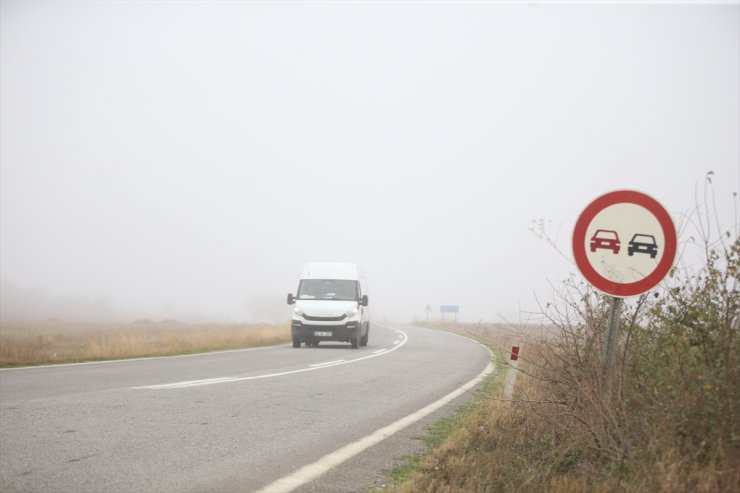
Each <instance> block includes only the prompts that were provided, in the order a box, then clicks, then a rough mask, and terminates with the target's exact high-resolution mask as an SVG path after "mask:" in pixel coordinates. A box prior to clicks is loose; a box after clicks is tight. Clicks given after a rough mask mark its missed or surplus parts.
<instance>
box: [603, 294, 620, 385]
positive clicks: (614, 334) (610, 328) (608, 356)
mask: <svg viewBox="0 0 740 493" xmlns="http://www.w3.org/2000/svg"><path fill="white" fill-rule="evenodd" d="M611 301H612V302H611V306H610V307H609V318H608V319H607V322H606V336H605V337H604V359H603V361H604V375H609V374H610V373H611V371H612V367H613V366H614V349H615V347H616V346H617V339H619V325H620V315H621V314H622V305H624V299H622V298H615V297H613V296H612V299H611Z"/></svg>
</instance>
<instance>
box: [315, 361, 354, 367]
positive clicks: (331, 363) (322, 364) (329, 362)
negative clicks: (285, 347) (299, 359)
mask: <svg viewBox="0 0 740 493" xmlns="http://www.w3.org/2000/svg"><path fill="white" fill-rule="evenodd" d="M345 361H347V360H346V359H338V360H336V361H327V362H326V363H316V364H315V365H308V366H311V367H316V366H329V365H337V364H339V363H344V362H345Z"/></svg>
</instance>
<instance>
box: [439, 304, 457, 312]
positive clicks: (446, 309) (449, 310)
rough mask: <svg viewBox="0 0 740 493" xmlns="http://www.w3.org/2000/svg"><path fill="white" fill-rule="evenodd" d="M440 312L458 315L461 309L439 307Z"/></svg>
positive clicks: (450, 306)
mask: <svg viewBox="0 0 740 493" xmlns="http://www.w3.org/2000/svg"><path fill="white" fill-rule="evenodd" d="M439 311H440V312H442V313H458V312H459V311H460V307H459V306H457V305H442V306H440V307H439Z"/></svg>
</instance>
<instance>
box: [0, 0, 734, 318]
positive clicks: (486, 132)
mask: <svg viewBox="0 0 740 493" xmlns="http://www.w3.org/2000/svg"><path fill="white" fill-rule="evenodd" d="M1 5H2V6H1V10H0V23H1V24H0V187H1V188H0V192H1V193H0V270H1V277H2V279H3V290H2V292H0V294H2V296H3V309H4V310H7V309H8V307H11V308H12V303H11V302H10V301H11V298H12V299H13V300H15V299H16V298H17V296H20V297H21V298H22V296H21V295H22V294H23V292H26V293H28V292H37V291H35V290H42V292H43V296H44V297H45V299H46V300H47V303H46V306H47V308H45V309H44V310H42V311H44V313H39V316H40V317H47V316H57V315H56V314H55V313H52V312H54V311H55V310H56V311H59V310H60V309H59V308H54V306H55V303H56V305H60V303H61V304H63V303H62V302H63V300H65V299H76V300H78V301H79V299H80V297H82V299H87V298H85V297H88V298H89V299H90V300H98V301H100V300H102V301H100V303H97V304H96V303H92V305H95V306H98V308H100V306H102V307H104V308H105V309H106V310H108V311H109V312H110V313H111V314H112V313H113V312H114V311H115V310H119V311H121V312H126V313H127V314H128V313H132V314H133V313H134V312H136V313H137V314H140V313H144V314H151V316H160V317H179V318H183V319H189V318H190V319H195V318H201V319H211V320H231V321H244V320H249V319H256V318H270V316H268V315H264V314H262V315H260V314H258V313H257V312H260V310H261V309H260V306H262V305H264V306H265V309H264V310H263V311H264V312H265V313H274V310H278V312H279V313H283V312H281V311H280V310H283V309H285V310H286V312H285V313H287V305H285V306H284V307H283V306H282V305H281V303H284V301H282V300H283V299H284V297H285V294H286V293H288V292H295V289H296V287H297V282H298V276H299V274H300V271H301V267H302V265H303V264H304V263H305V262H308V261H347V262H356V263H359V264H361V265H362V266H363V267H364V268H365V270H366V271H367V275H368V281H369V285H370V308H371V311H372V313H373V316H374V317H376V318H382V317H388V318H389V319H393V320H400V321H408V320H410V319H411V317H412V316H414V315H418V316H422V315H423V310H424V307H425V306H426V305H427V304H429V305H431V306H432V307H433V309H434V310H435V311H437V310H438V309H439V305H441V304H458V305H460V309H461V313H460V316H461V318H462V319H463V320H469V321H477V320H478V319H481V318H482V319H484V320H489V321H496V320H499V316H501V315H503V316H505V317H507V318H509V319H512V318H513V319H516V318H517V317H518V314H519V312H520V310H522V311H526V310H533V309H536V305H535V298H534V294H535V293H536V294H537V295H538V296H540V297H545V298H546V297H547V295H548V294H549V287H548V282H557V281H558V280H561V279H563V278H565V277H566V276H567V275H568V274H569V273H571V272H575V271H576V269H575V267H574V266H573V265H572V264H571V263H569V262H568V261H567V260H566V259H564V258H563V257H561V256H560V255H559V254H558V253H557V252H556V251H555V250H554V249H553V248H552V247H550V246H549V245H547V244H546V242H544V241H542V240H540V239H538V238H536V237H535V235H534V234H532V232H531V231H530V230H529V228H530V226H531V223H532V221H533V220H540V219H541V220H545V221H549V222H548V223H547V224H548V231H550V233H551V234H552V235H553V236H554V237H555V238H556V242H557V244H558V246H559V247H560V248H561V249H562V250H563V251H564V252H565V253H566V255H567V256H571V253H570V235H571V233H572V228H573V225H574V224H575V221H576V219H577V217H578V214H579V213H580V211H581V210H582V209H583V208H584V207H585V206H586V205H587V204H588V203H589V202H590V201H591V200H592V199H593V198H595V197H596V196H598V195H601V194H603V193H605V192H608V191H611V190H616V189H621V188H630V189H636V190H640V191H643V192H646V193H648V194H650V195H652V196H653V197H655V198H656V199H658V200H659V201H660V202H662V203H663V205H665V206H666V208H667V209H668V210H669V211H670V212H671V214H672V215H673V218H674V222H676V224H677V225H679V226H680V224H681V223H682V218H684V217H685V214H687V213H689V212H690V211H691V210H692V209H693V207H694V205H695V190H696V189H697V187H698V189H699V190H700V191H701V190H702V186H703V185H702V184H703V180H704V176H705V174H706V173H707V172H708V171H710V170H711V171H714V173H715V175H714V186H713V189H714V192H715V194H716V204H717V208H718V210H719V213H720V216H721V217H722V218H723V221H726V222H725V223H724V224H723V226H725V227H730V226H731V225H732V224H733V222H734V221H736V218H735V209H734V205H733V197H732V193H733V192H737V191H738V190H740V90H739V89H738V88H739V87H740V6H739V4H738V3H736V2H732V3H719V4H714V5H707V4H701V5H700V4H675V5H672V4H657V5H656V4H634V3H630V4H627V5H615V4H604V3H591V4H588V3H585V4H578V3H576V4H574V3H569V4H527V5H520V4H507V3H463V4H457V3H456V4H452V3H426V4H425V3H403V4H395V3H350V4H343V3H292V2H284V3H267V2H265V3H246V2H222V3H215V2H176V1H172V2H64V1H54V2H9V1H3V2H2V4H1ZM24 290H25V291H24ZM18 292H21V295H18ZM16 295H17V296H16ZM14 296H16V298H13V297H14ZM49 300H51V301H49ZM83 305H84V303H83ZM89 305H90V303H88V306H89ZM270 305H272V306H275V305H277V306H278V308H274V309H273V310H272V312H271V311H270V309H268V308H267V307H268V306H270ZM104 312H105V310H104ZM127 316H128V315H127ZM278 318H279V315H278Z"/></svg>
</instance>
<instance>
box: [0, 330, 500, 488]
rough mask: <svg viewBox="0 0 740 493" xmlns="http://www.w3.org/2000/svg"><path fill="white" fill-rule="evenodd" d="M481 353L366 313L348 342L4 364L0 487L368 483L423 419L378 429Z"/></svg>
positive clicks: (449, 384) (471, 368)
mask: <svg viewBox="0 0 740 493" xmlns="http://www.w3.org/2000/svg"><path fill="white" fill-rule="evenodd" d="M489 360H490V355H489V353H488V351H487V350H486V349H484V348H483V347H481V346H480V345H479V344H478V343H476V342H474V341H472V340H470V339H466V338H463V337H460V336H456V335H453V334H449V333H445V332H438V331H433V330H428V329H422V328H417V327H411V326H394V327H388V326H381V325H379V324H373V325H372V326H371V334H370V342H369V344H368V346H367V347H365V348H360V349H357V350H353V349H351V348H350V347H349V345H345V344H330V343H323V344H322V345H321V346H320V347H318V348H305V347H304V348H300V349H294V348H292V347H291V346H290V345H284V346H275V347H269V348H260V349H250V350H239V351H229V352H220V353H209V354H203V355H195V356H186V357H171V358H152V359H141V360H127V361H117V362H105V363H95V364H82V365H67V366H54V367H39V368H29V369H10V370H2V371H0V491H3V492H5V493H8V492H16V491H19V492H20V491H23V492H29V491H44V492H46V491H49V492H51V491H64V492H72V491H74V492H85V491H89V492H100V491H107V492H118V491H122V492H123V491H132V492H133V491H156V492H175V491H176V492H180V491H196V492H201V491H258V490H260V489H262V488H265V487H266V486H268V485H271V484H272V485H273V486H276V483H275V482H276V481H279V480H281V478H282V479H283V482H282V483H277V488H276V489H275V490H274V491H280V488H283V491H288V490H291V489H294V488H297V491H305V492H308V491H343V492H352V491H366V490H367V488H369V487H371V486H372V485H373V481H374V480H375V481H377V478H378V476H379V474H381V473H382V471H378V470H377V469H378V468H382V467H388V464H390V463H391V462H392V460H393V459H394V458H395V457H397V456H398V455H397V454H401V455H402V453H403V451H404V450H406V449H408V447H409V446H411V445H410V442H411V441H412V438H411V436H410V435H409V433H410V432H409V429H413V428H414V426H417V427H418V426H419V425H418V424H416V425H412V426H408V427H406V428H404V429H403V430H402V431H399V432H397V433H395V434H393V435H392V436H391V437H390V438H386V439H383V440H380V439H379V438H378V436H380V435H378V433H379V432H378V430H381V429H383V428H384V427H388V426H389V425H390V424H392V423H396V424H398V421H399V420H401V419H402V418H404V417H407V416H409V415H412V414H413V413H415V412H417V411H419V410H420V409H423V408H425V407H427V406H429V405H430V404H431V403H434V402H435V401H438V400H440V399H441V398H443V397H444V396H447V395H448V394H450V393H451V392H453V391H454V390H456V389H459V388H460V387H461V386H463V385H464V384H466V383H468V382H470V381H471V380H473V379H474V378H475V377H476V376H478V375H480V374H481V372H482V371H484V369H485V368H486V367H487V365H488V364H489ZM470 395H472V392H466V393H465V394H464V395H463V396H462V397H460V398H458V399H457V400H455V401H453V402H452V403H451V404H448V405H446V406H445V407H443V408H442V409H441V410H440V411H437V412H436V414H435V415H432V417H434V416H438V415H439V414H440V413H442V414H449V413H451V412H452V411H453V410H454V406H455V405H457V404H458V403H459V402H460V399H466V398H468V397H469V396H470ZM414 419H415V418H411V420H412V421H413V420H414ZM427 419H430V418H427ZM391 431H395V429H393V430H391ZM389 433H390V432H388V429H386V432H385V434H384V435H382V436H380V438H384V437H385V436H387V435H388V434H389ZM373 434H375V435H374V436H375V438H376V440H375V441H371V442H367V437H372V436H373ZM363 438H365V439H366V440H365V441H364V442H363V441H362V439H363ZM362 443H371V444H372V446H368V447H367V448H366V449H363V450H361V451H359V453H358V451H357V450H355V452H354V453H357V455H354V456H353V457H349V458H348V459H347V460H344V458H341V459H339V462H338V463H337V462H336V459H337V457H338V455H337V454H334V455H329V454H332V453H333V452H336V451H337V450H340V449H342V448H343V447H344V448H345V451H346V449H347V448H352V447H354V448H358V444H362ZM360 448H361V447H360ZM327 456H329V458H330V459H332V460H334V462H332V461H331V460H330V461H329V466H326V464H327V462H326V458H327ZM322 458H324V459H325V460H324V461H323V462H321V461H320V460H321V459H322ZM317 461H319V463H318V465H317ZM310 464H314V466H312V467H308V468H306V467H304V466H307V465H310ZM322 464H323V466H322ZM321 467H325V468H326V467H328V471H326V472H324V471H325V470H326V469H321ZM302 468H303V469H302ZM297 470H302V471H304V472H305V471H309V470H310V472H311V474H312V475H311V474H309V475H308V476H306V474H303V476H300V474H299V478H298V479H296V475H295V474H294V473H295V472H296V471H297ZM301 477H302V478H303V479H300V478H301ZM306 478H308V479H306ZM296 481H298V482H297V483H296ZM286 484H287V485H289V486H285V485H286Z"/></svg>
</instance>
